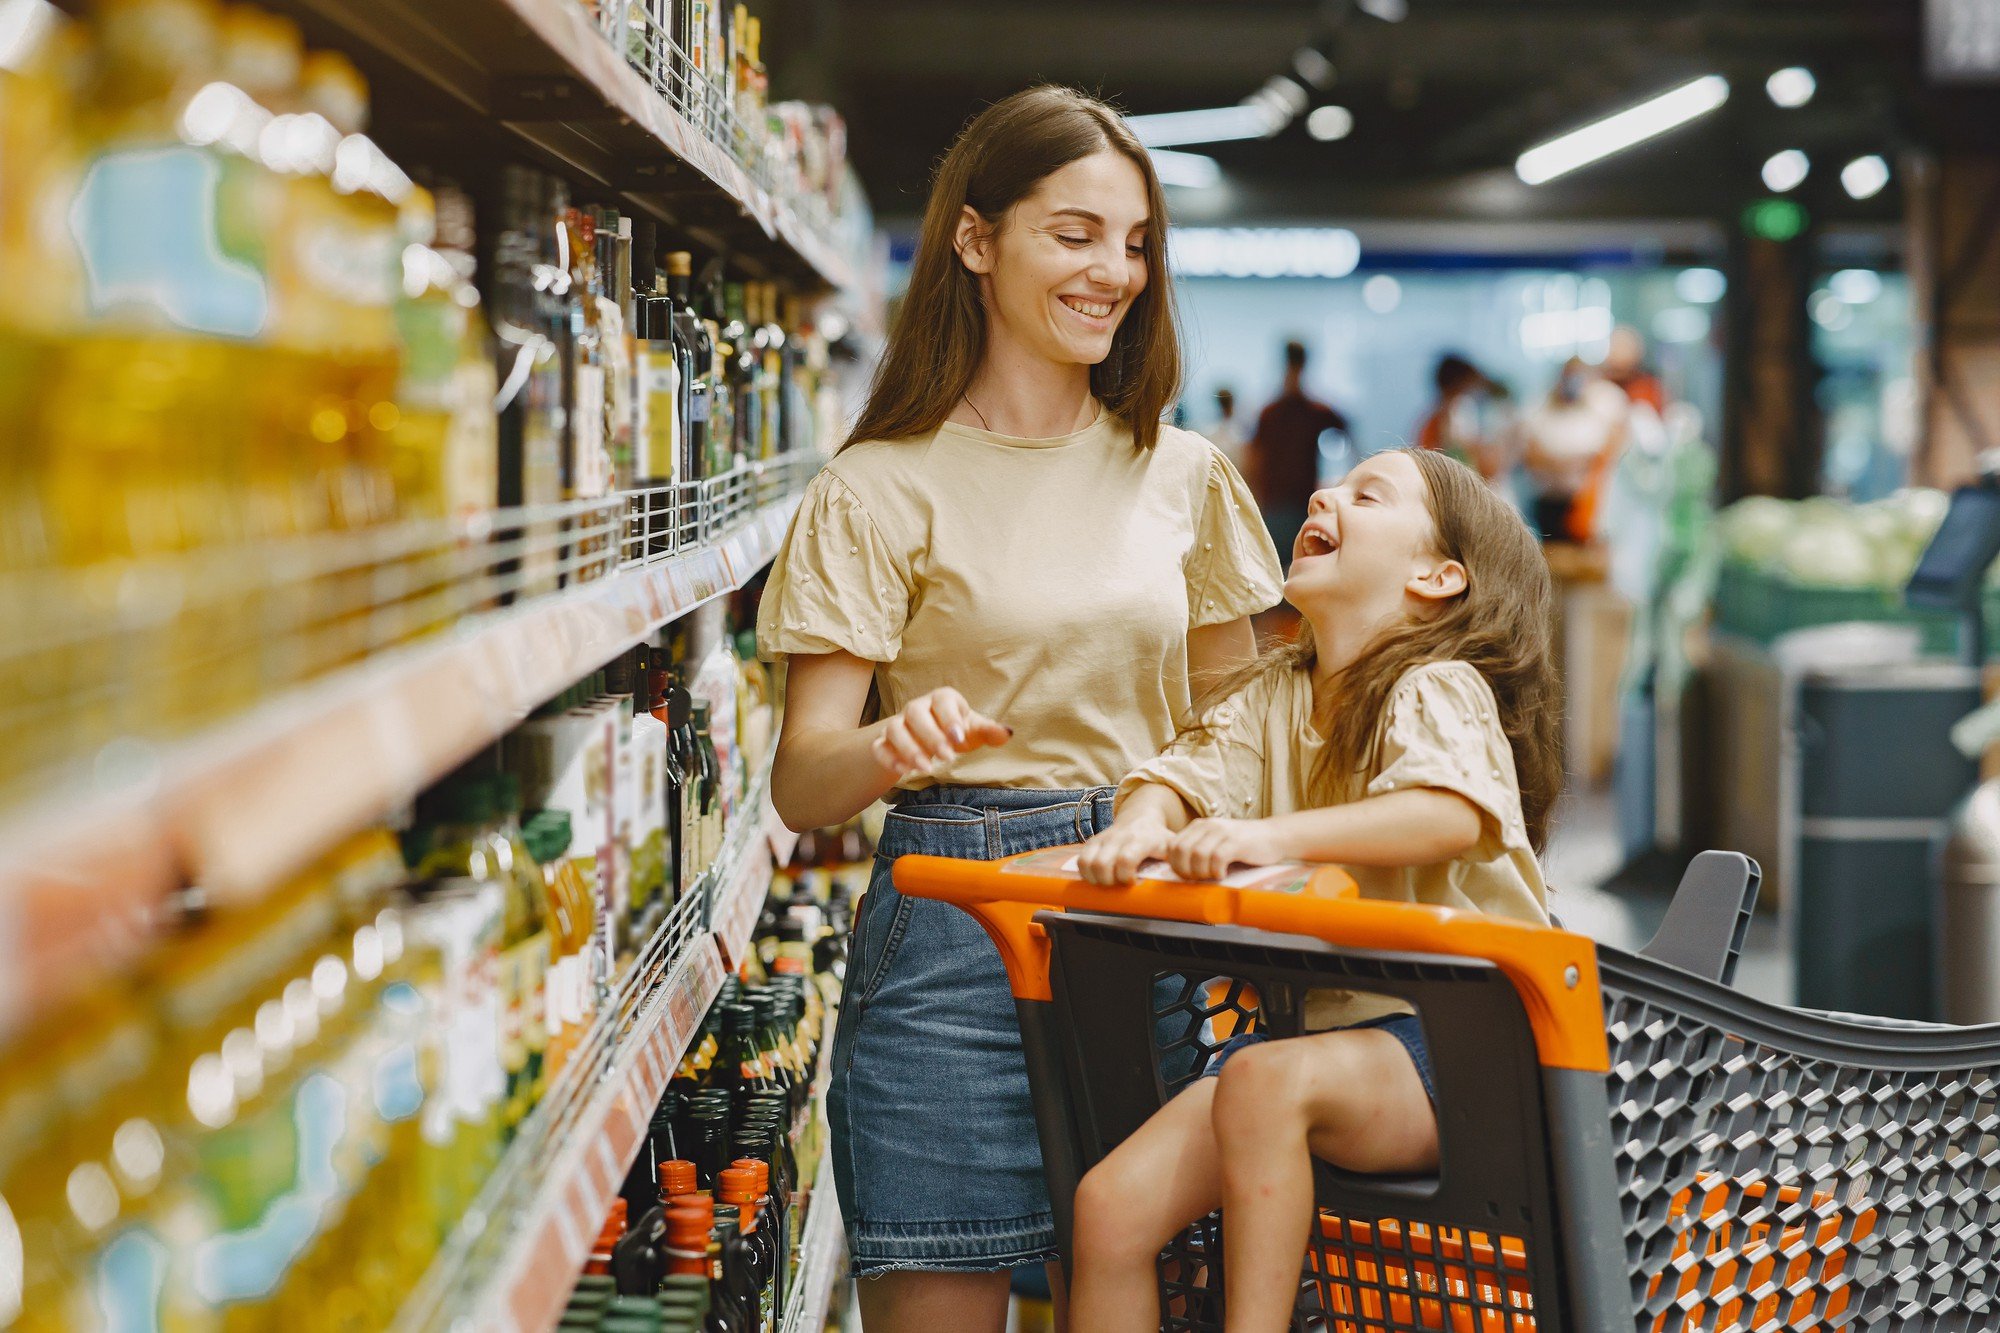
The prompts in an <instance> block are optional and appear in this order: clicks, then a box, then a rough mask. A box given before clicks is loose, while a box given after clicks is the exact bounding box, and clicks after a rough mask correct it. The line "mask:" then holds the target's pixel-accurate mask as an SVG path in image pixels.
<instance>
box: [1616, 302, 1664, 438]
mask: <svg viewBox="0 0 2000 1333" xmlns="http://www.w3.org/2000/svg"><path fill="white" fill-rule="evenodd" d="M1604 378H1605V379H1606V380H1608V381H1609V382H1611V383H1612V384H1615V385H1617V386H1618V387H1619V388H1621V389H1623V390H1624V391H1625V397H1626V398H1627V400H1629V401H1630V402H1632V403H1634V404H1644V405H1645V406H1647V407H1650V408H1652V409H1653V411H1654V412H1656V413H1658V414H1660V415H1661V416H1665V415H1666V411H1667V387H1666V385H1664V384H1662V383H1660V377H1659V376H1658V375H1655V374H1654V373H1653V372H1652V371H1650V370H1648V369H1647V368H1646V338H1645V335H1644V334H1642V333H1640V332H1639V330H1637V329H1635V328H1633V327H1632V326H1631V325H1630V324H1620V325H1619V326H1618V327H1617V328H1615V329H1613V330H1611V346H1610V350H1608V351H1607V352H1606V353H1605V354H1604Z"/></svg>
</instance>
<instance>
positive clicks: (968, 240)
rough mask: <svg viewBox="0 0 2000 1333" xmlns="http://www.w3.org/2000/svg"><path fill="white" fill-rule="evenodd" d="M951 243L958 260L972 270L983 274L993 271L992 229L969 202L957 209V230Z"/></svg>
mask: <svg viewBox="0 0 2000 1333" xmlns="http://www.w3.org/2000/svg"><path fill="white" fill-rule="evenodd" d="M951 244H952V248H953V249H954V250H956V251H958V262H959V263H961V264H964V265H965V266H966V268H968V269H970V270H971V271H972V272H974V273H978V274H982V275H983V274H987V273H991V272H992V271H993V230H992V228H990V227H988V226H987V225H986V219H984V218H982V217H980V216H979V210H978V209H976V208H974V207H973V206H972V205H971V204H967V205H966V206H965V207H964V208H963V209H961V210H960V211H959V215H958V232H957V234H955V235H954V236H953V237H952V240H951Z"/></svg>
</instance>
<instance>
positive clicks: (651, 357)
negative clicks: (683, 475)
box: [639, 341, 681, 481]
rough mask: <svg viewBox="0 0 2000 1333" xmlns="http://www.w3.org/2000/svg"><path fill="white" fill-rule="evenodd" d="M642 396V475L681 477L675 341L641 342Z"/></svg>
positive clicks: (658, 478)
mask: <svg viewBox="0 0 2000 1333" xmlns="http://www.w3.org/2000/svg"><path fill="white" fill-rule="evenodd" d="M640 347H641V348H642V350H641V352H640V364H639V398H640V401H641V403H642V404H643V408H642V411H643V414H644V423H645V424H644V427H643V434H642V436H641V439H640V467H639V475H640V476H641V477H642V478H644V479H645V480H647V481H678V480H679V479H680V448H681V408H680V399H681V367H680V362H678V361H676V360H675V359H674V349H673V344H672V343H666V342H658V341H654V342H647V343H642V344H640Z"/></svg>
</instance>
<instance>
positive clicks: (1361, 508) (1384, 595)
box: [1285, 450, 1465, 623]
mask: <svg viewBox="0 0 2000 1333" xmlns="http://www.w3.org/2000/svg"><path fill="white" fill-rule="evenodd" d="M1309 509H1310V514H1309V517H1308V518H1307V519H1306V523H1305V526H1304V527H1303V528H1301V529H1300V530H1299V536H1298V540H1297V541H1296V542H1295V543H1293V546H1292V567H1291V572H1290V574H1289V575H1288V576H1287V577H1286V579H1285V600H1287V601H1289V602H1290V603H1291V604H1292V605H1293V606H1296V607H1298V608H1299V610H1300V611H1301V612H1304V613H1305V614H1307V615H1308V616H1311V615H1314V614H1315V613H1326V612H1333V611H1340V612H1342V613H1343V614H1345V613H1347V612H1359V613H1361V614H1362V615H1363V616H1364V617H1365V618H1366V620H1367V621H1368V622H1369V623H1375V622H1376V621H1378V620H1379V619H1380V618H1381V617H1383V616H1386V615H1392V614H1396V613H1399V612H1401V613H1409V612H1413V611H1416V610H1418V609H1419V608H1421V607H1422V606H1424V605H1426V604H1429V603H1431V602H1438V601H1442V600H1444V599H1447V598H1450V597H1454V596H1456V595H1457V594H1458V593H1460V592H1463V591H1464V589H1465V570H1464V568H1463V567H1462V566H1460V565H1459V563H1458V562H1457V561H1456V560H1448V559H1446V558H1445V557H1443V556H1441V555H1439V554H1438V553H1437V551H1436V549H1435V547H1436V541H1437V535H1436V532H1435V531H1434V528H1433V525H1432V523H1431V515H1430V508H1429V506H1428V504H1427V502H1426V499H1425V485H1424V478H1423V474H1422V473H1421V472H1419V471H1418V470H1417V465H1416V463H1415V462H1413V461H1412V460H1411V459H1410V456H1409V455H1408V454H1406V453H1404V452H1402V451H1400V450H1391V451H1388V452H1385V453H1379V454H1375V455H1373V456H1372V457H1369V458H1365V459H1363V460H1362V461H1361V462H1359V463H1357V464H1355V465H1354V468H1353V470H1352V471H1350V472H1349V473H1348V474H1347V476H1346V477H1345V478H1343V479H1342V480H1341V482H1340V484H1339V485H1337V486H1329V487H1327V488H1326V489H1324V490H1321V491H1316V492H1314V494H1313V497H1312V502H1311V505H1310V506H1309ZM1411 598H1415V599H1417V600H1416V602H1415V603H1414V604H1413V603H1412V602H1411V601H1410V600H1409V599H1411Z"/></svg>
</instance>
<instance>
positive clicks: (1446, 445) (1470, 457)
mask: <svg viewBox="0 0 2000 1333" xmlns="http://www.w3.org/2000/svg"><path fill="white" fill-rule="evenodd" d="M1432 380H1433V382H1435V383H1436V385H1437V401H1436V402H1435V403H1433V404H1432V405H1431V410H1430V412H1429V413H1427V414H1426V415H1425V417H1424V419H1423V421H1422V422H1421V423H1420V424H1419V425H1418V426H1417V447H1418V448H1419V449H1431V450H1437V451H1441V452H1443V453H1447V454H1449V455H1451V456H1452V457H1453V458H1456V459H1457V460H1458V461H1459V462H1461V463H1464V464H1466V465H1467V466H1468V467H1472V468H1475V469H1477V470H1478V472H1479V475H1480V476H1482V477H1485V478H1486V479H1487V480H1488V481H1493V480H1495V479H1496V478H1498V477H1499V476H1500V475H1501V474H1502V473H1503V472H1504V471H1505V470H1506V466H1507V459H1506V457H1505V450H1504V449H1502V448H1501V447H1500V446H1499V443H1498V442H1497V441H1494V440H1490V439H1488V438H1486V435H1485V433H1484V431H1483V429H1482V426H1481V422H1480V413H1479V405H1480V399H1481V398H1482V397H1483V396H1484V395H1486V394H1488V393H1490V392H1491V391H1492V390H1493V387H1494V385H1493V382H1492V381H1491V380H1489V379H1487V378H1486V376H1485V375H1484V374H1483V373H1481V371H1480V369H1479V367H1477V366H1475V365H1473V364H1472V363H1471V362H1470V361H1468V360H1466V359H1465V358H1464V357H1462V356H1460V355H1459V354H1458V353H1456V352H1446V353H1445V354H1444V355H1443V356H1441V357H1439V358H1438V363H1437V369H1436V370H1435V371H1434V372H1432Z"/></svg>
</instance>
